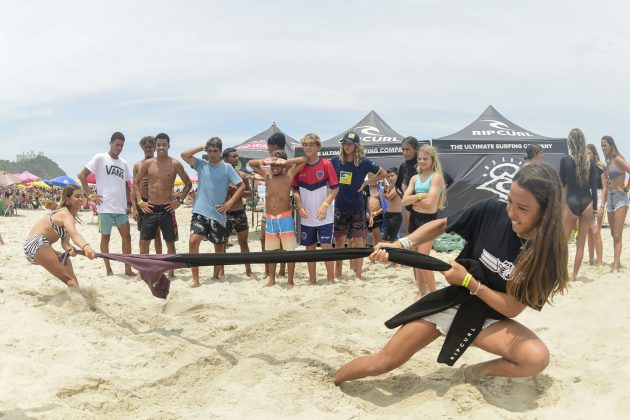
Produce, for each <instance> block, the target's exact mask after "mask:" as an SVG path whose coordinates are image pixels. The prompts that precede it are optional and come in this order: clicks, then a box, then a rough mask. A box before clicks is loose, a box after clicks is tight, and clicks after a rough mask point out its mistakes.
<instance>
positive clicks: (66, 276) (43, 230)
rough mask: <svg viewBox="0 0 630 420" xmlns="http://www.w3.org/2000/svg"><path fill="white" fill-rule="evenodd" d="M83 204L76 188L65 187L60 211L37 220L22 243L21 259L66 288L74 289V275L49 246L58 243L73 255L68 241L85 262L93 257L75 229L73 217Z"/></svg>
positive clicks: (77, 283)
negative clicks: (39, 267)
mask: <svg viewBox="0 0 630 420" xmlns="http://www.w3.org/2000/svg"><path fill="white" fill-rule="evenodd" d="M82 204H83V193H82V192H81V189H80V188H79V187H76V186H74V185H68V186H67V187H65V188H64V189H63V193H62V194H61V203H60V209H59V210H55V211H54V212H51V213H49V214H48V215H47V216H45V217H43V218H41V219H40V220H39V221H38V222H37V223H36V224H35V226H33V228H32V229H31V231H30V232H29V233H28V239H27V240H26V241H25V242H24V255H25V256H26V259H27V260H28V261H29V262H30V263H31V264H36V265H41V266H42V267H44V268H45V269H46V270H48V271H49V272H50V273H51V274H53V275H54V276H55V277H57V278H58V279H60V280H61V281H63V282H64V283H65V284H66V285H67V286H68V287H70V286H78V285H79V282H78V281H77V277H76V275H75V274H74V270H73V268H72V262H70V259H67V260H66V261H64V262H61V261H59V255H61V253H60V252H57V251H55V250H54V249H53V248H52V244H54V243H55V242H57V240H59V239H61V246H62V248H63V249H64V250H67V251H69V252H70V255H71V256H74V255H76V252H75V250H74V248H73V247H72V246H71V245H70V239H72V242H74V243H75V244H76V245H77V247H79V248H80V249H81V250H83V251H84V252H85V256H86V257H88V258H89V259H91V260H92V259H94V258H95V257H96V255H95V253H94V250H93V249H92V248H91V247H90V245H89V244H88V243H87V242H86V241H85V239H83V237H82V236H81V235H80V234H79V232H78V231H77V229H76V226H75V225H76V221H77V219H76V217H77V213H78V212H79V210H81V206H82Z"/></svg>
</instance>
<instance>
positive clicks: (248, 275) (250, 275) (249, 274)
mask: <svg viewBox="0 0 630 420" xmlns="http://www.w3.org/2000/svg"><path fill="white" fill-rule="evenodd" d="M245 275H246V276H247V277H249V278H250V279H255V278H256V273H253V272H251V271H250V272H249V273H245Z"/></svg>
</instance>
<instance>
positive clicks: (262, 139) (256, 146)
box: [234, 122, 300, 165]
mask: <svg viewBox="0 0 630 420" xmlns="http://www.w3.org/2000/svg"><path fill="white" fill-rule="evenodd" d="M275 133H282V134H284V137H285V138H286V140H287V146H286V147H285V151H286V152H287V156H288V157H289V158H292V157H294V156H295V146H296V145H298V144H300V143H299V142H298V141H297V140H295V139H294V138H293V137H291V136H289V135H288V134H286V133H285V132H284V131H282V130H280V129H279V128H278V126H277V125H276V123H275V122H274V123H273V124H271V127H269V128H268V129H266V130H265V131H262V132H260V133H258V134H256V135H255V136H253V137H251V138H249V139H247V140H245V141H244V142H243V143H241V144H240V145H238V146H234V148H235V149H236V150H237V151H238V156H239V159H240V160H241V162H242V163H243V165H244V164H246V163H247V161H249V160H251V159H264V158H267V157H269V152H268V151H267V139H268V138H269V137H271V135H272V134H275Z"/></svg>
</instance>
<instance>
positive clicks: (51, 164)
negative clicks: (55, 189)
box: [0, 156, 66, 179]
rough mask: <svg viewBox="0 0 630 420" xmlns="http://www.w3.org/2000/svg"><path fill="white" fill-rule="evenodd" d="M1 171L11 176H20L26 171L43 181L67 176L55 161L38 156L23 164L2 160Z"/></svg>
mask: <svg viewBox="0 0 630 420" xmlns="http://www.w3.org/2000/svg"><path fill="white" fill-rule="evenodd" d="M0 171H6V172H8V173H10V174H19V173H22V172H24V171H29V172H30V173H32V174H35V175H37V176H39V177H41V178H42V179H53V178H56V177H58V176H61V175H65V174H66V173H65V172H64V171H62V170H61V168H60V167H59V165H57V163H55V161H53V160H51V159H48V158H47V157H46V156H37V157H36V158H33V159H28V160H23V161H21V162H11V161H8V160H0Z"/></svg>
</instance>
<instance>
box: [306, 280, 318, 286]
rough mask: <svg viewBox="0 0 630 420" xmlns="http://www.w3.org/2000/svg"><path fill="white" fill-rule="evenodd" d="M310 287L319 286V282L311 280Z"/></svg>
mask: <svg viewBox="0 0 630 420" xmlns="http://www.w3.org/2000/svg"><path fill="white" fill-rule="evenodd" d="M308 285H309V286H317V280H313V281H311V280H309V281H308Z"/></svg>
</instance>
